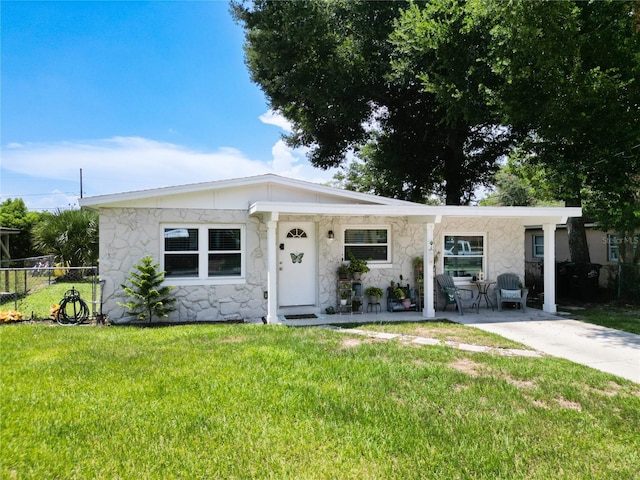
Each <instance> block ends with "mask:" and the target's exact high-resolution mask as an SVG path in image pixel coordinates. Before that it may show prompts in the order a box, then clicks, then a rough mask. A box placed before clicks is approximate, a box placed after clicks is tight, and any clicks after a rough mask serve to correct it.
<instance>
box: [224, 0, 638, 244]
mask: <svg viewBox="0 0 640 480" xmlns="http://www.w3.org/2000/svg"><path fill="white" fill-rule="evenodd" d="M232 5H233V12H234V15H235V17H236V19H238V20H239V21H241V22H242V23H243V25H244V27H245V31H246V47H245V48H246V55H247V65H248V67H249V70H250V72H251V75H252V79H253V80H254V81H255V82H256V83H257V84H258V85H260V86H261V87H262V89H263V90H264V92H265V94H266V95H267V97H268V99H269V102H270V104H271V107H272V108H273V109H274V110H277V111H279V112H281V113H282V114H284V116H285V117H287V118H288V119H289V120H291V121H292V122H293V125H294V127H295V128H294V132H293V134H291V135H290V136H288V138H287V140H288V142H289V143H290V144H291V145H294V146H301V145H304V146H308V147H310V152H311V153H310V161H311V163H312V164H313V165H315V166H318V167H321V168H328V167H335V166H340V165H343V164H344V162H345V158H347V156H348V154H349V153H351V152H355V153H356V154H357V156H358V157H359V158H360V160H361V161H363V162H364V164H362V163H356V164H354V165H352V166H351V167H347V171H346V173H345V174H343V175H342V177H340V178H339V179H338V180H339V181H341V182H346V183H347V184H348V185H349V186H350V187H352V188H356V189H359V190H363V191H369V192H373V193H378V194H383V195H391V196H394V197H397V198H403V199H407V200H413V201H424V200H425V199H426V198H428V197H429V196H430V195H431V194H432V193H434V192H435V193H439V194H443V195H445V196H446V198H447V203H460V202H462V203H465V202H466V201H468V200H469V198H470V196H471V193H472V192H473V190H474V188H475V187H476V186H477V185H482V184H485V183H487V182H488V181H489V179H490V177H491V176H492V175H493V174H494V173H495V171H496V170H497V166H498V164H497V160H498V159H499V157H500V156H501V155H503V154H505V153H506V152H507V149H508V148H509V147H510V146H511V145H513V142H516V141H517V143H516V145H517V147H518V149H519V150H520V151H521V152H525V154H524V155H523V158H526V160H527V162H529V163H530V164H531V165H532V167H533V170H530V171H534V170H535V169H539V170H541V171H543V172H544V181H545V182H546V188H547V189H548V190H549V191H551V192H552V194H553V196H554V197H555V198H558V199H562V200H564V201H566V203H567V205H569V206H580V205H582V204H583V200H584V199H585V198H588V200H589V207H588V208H591V209H592V211H593V212H595V213H596V214H597V215H598V219H599V220H600V221H601V223H602V224H607V222H608V223H609V224H613V223H615V224H617V225H618V224H619V225H618V226H616V227H615V228H618V229H622V228H624V229H625V230H629V229H630V228H637V225H638V222H639V218H640V208H639V206H638V203H637V199H638V195H637V188H636V186H637V182H638V178H639V175H640V147H638V146H639V145H640V128H638V125H640V86H639V85H638V82H639V81H640V80H639V79H640V53H639V52H640V13H639V12H640V1H639V0H635V1H626V2H618V1H610V0H608V1H564V2H515V1H502V0H466V1H464V0H431V1H428V2H418V1H416V2H366V1H344V0H343V1H340V0H338V1H329V0H316V1H298V2H279V1H269V0H257V1H252V2H246V3H241V2H234V3H233V4H232ZM534 176H535V175H534ZM612 218H619V219H620V222H618V221H615V222H613V221H612V220H611V219H612ZM579 223H580V222H578V223H577V224H576V225H575V227H580V225H579ZM571 231H572V232H573V231H574V226H573V225H572V228H571ZM578 233H580V232H578ZM573 237H576V238H578V237H579V238H581V239H582V242H578V243H582V246H583V247H584V246H586V237H584V236H582V237H580V236H575V235H573ZM573 247H574V249H575V250H576V251H577V250H579V249H578V245H577V244H573ZM583 250H584V249H583Z"/></svg>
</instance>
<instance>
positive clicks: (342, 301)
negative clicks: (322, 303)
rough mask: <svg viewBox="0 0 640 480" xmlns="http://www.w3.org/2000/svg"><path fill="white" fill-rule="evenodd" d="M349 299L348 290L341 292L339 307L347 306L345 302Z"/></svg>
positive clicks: (349, 293) (349, 292)
mask: <svg viewBox="0 0 640 480" xmlns="http://www.w3.org/2000/svg"><path fill="white" fill-rule="evenodd" d="M350 297H351V291H350V290H343V291H342V292H340V305H343V306H344V305H346V304H347V300H349V298H350Z"/></svg>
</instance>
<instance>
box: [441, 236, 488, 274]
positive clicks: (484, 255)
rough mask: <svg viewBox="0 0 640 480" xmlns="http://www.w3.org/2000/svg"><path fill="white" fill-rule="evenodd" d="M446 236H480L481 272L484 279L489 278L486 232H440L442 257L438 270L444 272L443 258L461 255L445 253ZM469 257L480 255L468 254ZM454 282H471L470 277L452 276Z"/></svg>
mask: <svg viewBox="0 0 640 480" xmlns="http://www.w3.org/2000/svg"><path fill="white" fill-rule="evenodd" d="M446 237H482V251H483V253H482V256H481V257H482V272H483V274H484V279H485V280H487V279H489V248H488V244H487V232H445V233H443V234H442V238H441V241H442V258H441V259H440V260H439V263H440V265H439V267H440V271H441V272H443V273H444V259H445V257H446V258H457V257H460V256H462V255H445V253H444V247H445V245H446V243H445V239H446ZM469 256H471V257H474V258H477V257H480V255H469ZM452 278H453V280H454V282H455V283H456V284H463V285H464V284H469V283H471V278H469V277H452Z"/></svg>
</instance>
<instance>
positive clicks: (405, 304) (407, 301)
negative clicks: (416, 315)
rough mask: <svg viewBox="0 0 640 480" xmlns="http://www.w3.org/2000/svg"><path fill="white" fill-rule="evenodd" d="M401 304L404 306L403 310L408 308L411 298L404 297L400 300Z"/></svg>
mask: <svg viewBox="0 0 640 480" xmlns="http://www.w3.org/2000/svg"><path fill="white" fill-rule="evenodd" d="M402 306H403V307H404V309H405V310H408V309H409V308H411V299H410V298H405V299H404V300H402Z"/></svg>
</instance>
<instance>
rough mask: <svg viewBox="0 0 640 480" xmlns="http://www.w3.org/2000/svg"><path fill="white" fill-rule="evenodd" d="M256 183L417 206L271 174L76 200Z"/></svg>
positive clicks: (110, 200) (91, 202) (104, 201)
mask: <svg viewBox="0 0 640 480" xmlns="http://www.w3.org/2000/svg"><path fill="white" fill-rule="evenodd" d="M256 184H267V185H269V184H272V185H280V186H283V187H289V188H297V189H302V190H306V191H309V192H314V193H317V194H322V195H329V196H332V197H338V198H345V199H350V200H355V201H360V202H367V203H373V204H381V205H401V206H407V205H419V204H417V203H413V202H407V201H404V200H397V199H394V198H386V197H380V196H376V195H371V194H367V193H360V192H352V191H349V190H343V189H340V188H336V187H328V186H325V185H319V184H316V183H311V182H306V181H303V180H296V179H292V178H286V177H280V176H278V175H274V174H266V175H258V176H255V177H246V178H237V179H230V180H217V181H214V182H202V183H192V184H187V185H177V186H171V187H161V188H153V189H148V190H136V191H132V192H124V193H114V194H107V195H97V196H94V197H85V198H81V199H80V206H81V207H91V206H103V205H109V204H115V203H118V204H119V203H122V202H128V201H132V200H141V199H148V198H153V197H164V196H169V195H182V194H187V193H197V192H201V191H206V190H221V189H225V188H233V187H245V186H251V185H256Z"/></svg>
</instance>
